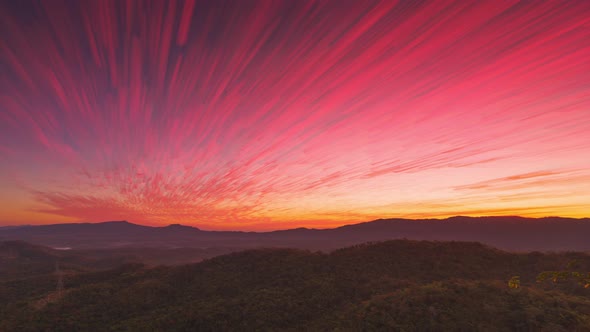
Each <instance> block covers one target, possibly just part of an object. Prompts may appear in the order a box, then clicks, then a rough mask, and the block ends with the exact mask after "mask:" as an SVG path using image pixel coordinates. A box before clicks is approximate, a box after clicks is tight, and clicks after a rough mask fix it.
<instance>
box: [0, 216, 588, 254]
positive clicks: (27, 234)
mask: <svg viewBox="0 0 590 332" xmlns="http://www.w3.org/2000/svg"><path fill="white" fill-rule="evenodd" d="M589 236H590V219H588V218H586V219H571V218H559V217H550V218H538V219H535V218H522V217H479V218H472V217H452V218H448V219H424V220H409V219H379V220H375V221H371V222H366V223H360V224H354V225H347V226H342V227H338V228H333V229H307V228H297V229H291V230H283V231H274V232H228V231H203V230H200V229H198V228H195V227H190V226H182V225H170V226H166V227H148V226H141V225H137V224H132V223H129V222H126V221H114V222H104V223H95V224H92V223H85V224H57V225H45V226H29V227H18V228H0V241H1V240H23V241H27V242H31V243H35V244H40V245H44V246H49V247H52V248H64V247H65V248H74V249H96V248H124V247H158V248H164V247H165V248H179V247H190V248H201V249H203V248H211V247H216V248H220V247H224V248H228V247H232V248H255V247H261V246H262V247H289V248H301V249H312V250H333V249H337V248H342V247H345V246H350V245H354V244H358V243H363V242H367V241H383V240H391V239H402V238H406V239H412V240H436V241H475V242H481V243H484V244H487V245H490V246H494V247H497V248H501V249H505V250H511V251H535V250H536V251H566V250H570V251H590V241H588V237H589Z"/></svg>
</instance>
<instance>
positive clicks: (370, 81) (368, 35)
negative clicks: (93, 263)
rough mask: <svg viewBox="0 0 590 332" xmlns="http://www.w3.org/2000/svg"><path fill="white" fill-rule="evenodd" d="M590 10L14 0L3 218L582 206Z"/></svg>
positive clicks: (326, 216)
mask: <svg viewBox="0 0 590 332" xmlns="http://www.w3.org/2000/svg"><path fill="white" fill-rule="evenodd" d="M254 4H255V5H254ZM588 17H590V2H589V1H571V2H551V1H538V2H537V1H535V2H525V3H522V2H518V1H512V0H490V1H478V2H476V3H473V2H465V1H459V0H456V1H454V0H444V1H426V2H423V3H420V2H407V1H358V2H355V1H352V2H347V3H343V2H341V1H307V0H304V1H262V0H261V1H254V2H250V1H247V2H244V1H237V0H235V1H228V3H227V4H226V5H224V6H219V5H216V2H215V1H192V0H185V1H176V0H169V1H155V2H153V3H151V4H150V3H148V2H145V1H133V0H129V1H107V0H90V1H82V2H71V3H69V4H68V6H65V5H61V6H60V5H57V4H55V3H52V2H51V1H46V2H32V1H28V0H22V1H14V2H10V1H5V2H3V3H2V4H0V38H1V39H0V40H2V44H1V45H2V46H1V47H0V65H1V67H2V69H3V73H5V74H3V75H2V77H1V78H0V91H2V93H1V94H0V160H1V162H0V226H1V225H18V224H48V223H61V222H100V221H107V220H128V221H130V222H133V223H138V224H144V225H153V226H157V225H167V224H177V223H178V224H185V225H192V226H196V227H199V228H202V229H212V230H230V229H231V230H275V229H286V228H294V227H313V228H327V227H336V226H340V225H343V224H350V223H357V222H363V221H369V220H374V219H378V218H398V217H399V218H412V219H419V218H446V217H450V216H454V215H468V216H486V215H520V216H525V217H543V216H563V217H574V218H581V217H588V216H590V190H588V188H590V61H588V59H590V38H589V35H588V33H587V30H588V29H587V28H588V24H589V21H588ZM148 22H149V23H148Z"/></svg>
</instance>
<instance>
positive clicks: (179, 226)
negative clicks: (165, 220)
mask: <svg viewBox="0 0 590 332" xmlns="http://www.w3.org/2000/svg"><path fill="white" fill-rule="evenodd" d="M162 228H165V229H174V230H192V231H200V229H199V228H197V227H193V226H187V225H182V224H170V225H168V226H165V227H162Z"/></svg>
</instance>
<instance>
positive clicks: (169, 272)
mask: <svg viewBox="0 0 590 332" xmlns="http://www.w3.org/2000/svg"><path fill="white" fill-rule="evenodd" d="M59 255H65V256H63V257H62V256H59ZM83 258H84V257H83V255H79V256H78V258H77V260H76V259H72V258H71V257H70V258H67V255H66V254H60V253H59V252H56V251H54V250H51V249H49V248H43V247H39V246H34V245H30V244H26V243H23V242H8V243H2V244H1V245H0V266H5V267H6V266H7V265H6V264H7V263H8V262H12V263H11V266H13V267H16V268H18V269H21V270H22V269H25V268H27V266H28V267H31V269H29V273H28V274H27V275H26V276H20V277H17V278H6V279H4V280H1V278H0V298H2V301H0V331H104V330H105V329H106V330H112V331H254V330H256V331H277V330H281V331H304V330H305V331H332V330H342V331H374V330H380V331H385V330H386V331H589V330H590V289H586V288H584V287H582V286H580V285H578V284H576V283H573V282H568V281H560V282H557V283H553V282H542V283H538V282H535V278H536V276H537V275H538V274H539V273H540V272H542V271H558V270H562V269H564V268H566V266H567V267H568V268H569V267H572V266H575V268H576V269H577V270H578V271H590V256H589V255H587V254H582V253H559V254H558V253H546V254H543V253H509V252H505V251H500V250H497V249H494V248H490V247H487V246H484V245H482V244H479V243H464V242H427V241H409V240H395V241H387V242H381V243H370V244H363V245H357V246H353V247H349V248H344V249H339V250H335V251H333V252H331V253H321V252H310V251H304V250H297V249H257V250H249V251H243V252H237V253H232V254H228V255H223V256H218V257H215V258H212V259H208V260H206V261H204V262H201V263H197V264H190V265H181V266H160V267H154V268H148V267H146V266H145V265H141V264H126V265H121V266H118V267H116V268H113V269H97V268H96V267H93V266H92V265H87V266H85V265H84V260H83ZM43 262H45V263H46V264H48V265H49V266H50V267H51V268H50V269H49V270H43V269H41V270H36V269H35V268H34V267H35V266H37V267H38V266H39V264H41V265H42V264H43ZM572 262H573V264H572ZM6 272H8V271H6V270H4V273H2V272H1V271H0V275H6V274H5V273H6ZM513 276H519V277H520V280H521V284H520V287H519V288H510V287H508V280H509V279H510V278H512V277H513ZM58 278H61V283H62V285H63V287H62V288H61V289H56V280H57V279H58Z"/></svg>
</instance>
